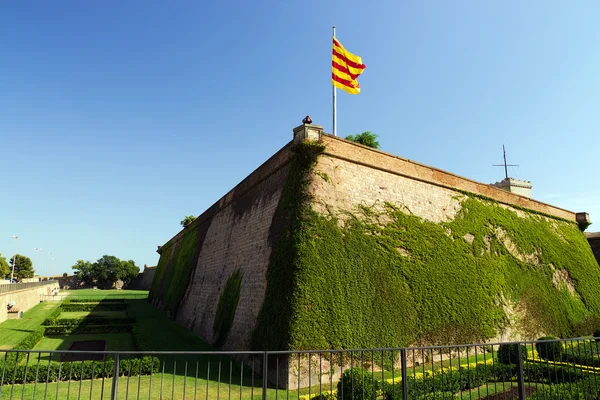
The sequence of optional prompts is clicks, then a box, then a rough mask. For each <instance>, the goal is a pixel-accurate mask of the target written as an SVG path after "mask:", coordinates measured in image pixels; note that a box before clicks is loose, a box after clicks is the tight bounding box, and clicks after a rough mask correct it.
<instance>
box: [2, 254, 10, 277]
mask: <svg viewBox="0 0 600 400" xmlns="http://www.w3.org/2000/svg"><path fill="white" fill-rule="evenodd" d="M7 276H10V267H9V266H8V262H7V261H6V257H2V253H0V277H1V278H6V277H7Z"/></svg>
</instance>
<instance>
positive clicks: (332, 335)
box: [253, 148, 600, 349]
mask: <svg viewBox="0 0 600 400" xmlns="http://www.w3.org/2000/svg"><path fill="white" fill-rule="evenodd" d="M312 150H314V148H313V149H312ZM312 150H311V149H309V148H298V149H297V151H298V154H299V156H298V157H297V160H296V161H295V164H294V166H293V167H292V171H291V172H290V178H289V179H288V182H287V183H286V186H285V188H284V193H283V196H282V203H281V204H280V210H279V211H280V213H281V214H284V215H286V216H287V218H286V219H284V221H283V225H284V227H283V228H282V233H281V234H280V235H279V238H278V241H277V242H276V245H275V248H274V250H273V253H272V256H271V260H270V264H269V270H268V273H267V280H268V286H267V293H266V298H265V302H264V304H263V309H262V311H261V314H260V316H259V321H258V325H257V328H256V330H255V332H254V336H253V345H254V348H257V349H288V348H289V349H311V348H312V349H324V348H369V347H387V346H390V347H392V346H394V347H395V346H405V345H409V344H414V343H419V342H420V343H428V344H429V343H434V344H435V343H444V344H449V343H469V342H473V341H479V340H484V339H486V338H492V337H495V336H496V335H497V333H498V332H499V331H501V330H502V329H503V328H504V327H506V326H507V325H508V324H510V325H511V326H512V327H513V328H514V329H515V330H516V331H518V332H520V333H521V334H522V335H523V336H524V337H526V338H535V337H536V335H538V334H539V333H540V332H544V333H548V334H554V335H558V336H563V337H565V336H571V335H573V334H574V332H576V331H577V328H578V326H581V325H585V323H586V321H589V320H590V319H591V320H596V321H597V319H596V318H595V316H597V315H600V293H599V290H600V271H599V269H598V268H597V265H596V264H595V260H594V258H593V255H592V253H591V251H590V249H589V245H588V244H587V242H586V240H585V238H584V235H583V234H582V233H581V232H580V231H579V229H578V227H577V225H576V224H574V223H571V222H568V221H564V220H559V219H555V218H550V217H547V216H543V215H539V214H535V213H529V212H524V211H523V212H520V214H521V215H522V216H519V215H517V213H516V212H515V211H514V210H510V209H506V208H505V207H502V206H501V205H499V204H497V203H495V202H493V201H489V200H486V199H481V198H478V197H475V196H470V195H468V194H460V193H457V196H459V199H461V202H462V208H461V211H460V212H459V213H458V215H457V216H456V218H455V219H454V220H453V221H451V222H447V223H442V224H436V223H433V222H429V221H426V220H423V219H421V218H419V217H417V216H414V215H411V214H410V213H409V212H408V211H407V210H406V209H405V208H404V207H403V205H401V204H385V205H384V206H383V207H378V210H379V211H377V212H375V211H374V210H373V209H372V208H370V207H369V206H367V205H365V206H362V207H360V208H358V209H355V210H347V211H348V212H347V213H345V214H344V215H343V216H340V215H320V214H318V213H316V212H315V211H313V210H312V208H311V206H310V203H311V199H310V197H309V196H308V194H307V192H306V187H307V185H308V183H309V182H310V179H312V178H313V177H314V179H321V177H320V176H321V175H320V174H311V169H312V167H313V165H314V159H315V157H316V156H317V153H318V152H314V151H312ZM382 214H383V215H382ZM340 217H343V218H344V223H343V224H340V223H339V221H338V218H340ZM379 221H387V222H386V223H385V224H382V223H380V222H379ZM557 271H558V272H557ZM565 271H566V273H565ZM557 276H559V277H560V276H562V277H564V279H563V280H560V279H558V280H557ZM567 284H573V285H574V287H575V293H574V294H571V293H570V292H569V290H568V288H567ZM511 313H514V315H511ZM507 315H508V316H507ZM589 334H591V332H589Z"/></svg>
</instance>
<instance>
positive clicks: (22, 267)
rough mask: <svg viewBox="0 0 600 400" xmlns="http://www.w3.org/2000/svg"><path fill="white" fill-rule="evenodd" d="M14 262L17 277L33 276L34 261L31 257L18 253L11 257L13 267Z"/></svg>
mask: <svg viewBox="0 0 600 400" xmlns="http://www.w3.org/2000/svg"><path fill="white" fill-rule="evenodd" d="M15 261H16V262H15ZM13 264H14V266H15V278H17V279H23V278H33V263H32V262H31V259H30V258H29V257H26V256H22V255H21V254H17V255H16V257H15V258H11V259H10V265H11V269H12V265H13Z"/></svg>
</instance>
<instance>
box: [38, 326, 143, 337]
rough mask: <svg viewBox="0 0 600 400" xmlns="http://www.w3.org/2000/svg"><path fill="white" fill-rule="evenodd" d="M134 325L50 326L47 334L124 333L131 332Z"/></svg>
mask: <svg viewBox="0 0 600 400" xmlns="http://www.w3.org/2000/svg"><path fill="white" fill-rule="evenodd" d="M132 329H133V326H132V325H131V324H129V325H79V326H48V327H46V333H45V335H46V336H58V335H83V334H95V333H122V332H131V331H132Z"/></svg>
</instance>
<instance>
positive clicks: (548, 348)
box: [535, 336, 563, 361]
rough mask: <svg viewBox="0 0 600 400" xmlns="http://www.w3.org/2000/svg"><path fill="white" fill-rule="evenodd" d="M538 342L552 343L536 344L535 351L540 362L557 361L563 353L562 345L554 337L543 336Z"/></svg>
mask: <svg viewBox="0 0 600 400" xmlns="http://www.w3.org/2000/svg"><path fill="white" fill-rule="evenodd" d="M538 340H552V342H536V344H535V349H536V350H537V353H538V355H539V356H540V358H541V359H542V360H548V361H559V360H560V359H561V355H562V352H563V347H562V344H561V343H560V342H559V341H558V339H557V338H556V337H554V336H544V337H541V338H539V339H538Z"/></svg>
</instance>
